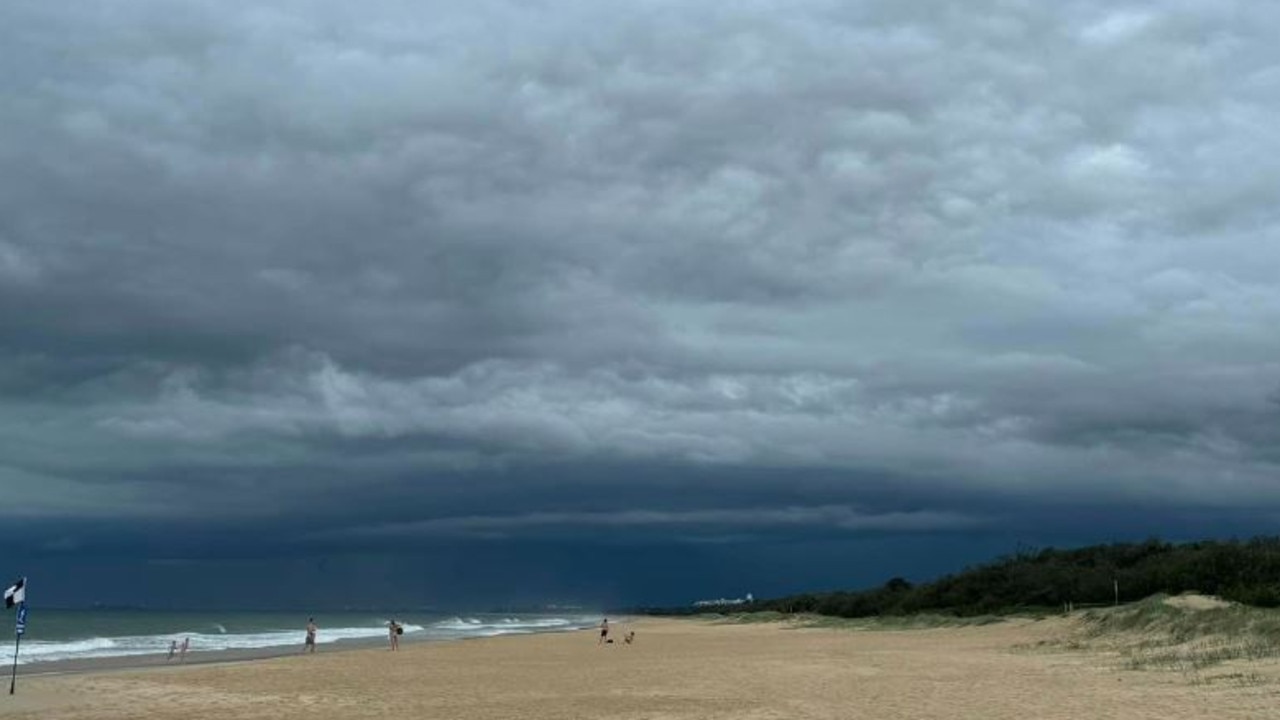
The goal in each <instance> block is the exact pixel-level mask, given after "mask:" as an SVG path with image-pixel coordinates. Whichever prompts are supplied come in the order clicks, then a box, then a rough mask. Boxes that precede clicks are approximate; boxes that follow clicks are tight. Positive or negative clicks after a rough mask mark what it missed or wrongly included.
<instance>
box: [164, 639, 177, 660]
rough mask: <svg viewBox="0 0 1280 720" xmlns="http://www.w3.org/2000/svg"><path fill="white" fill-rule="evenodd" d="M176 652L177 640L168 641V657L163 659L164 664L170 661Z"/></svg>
mask: <svg viewBox="0 0 1280 720" xmlns="http://www.w3.org/2000/svg"><path fill="white" fill-rule="evenodd" d="M176 652H178V641H177V640H170V641H169V657H167V658H165V662H168V661H169V660H172V659H173V654H174V653H176Z"/></svg>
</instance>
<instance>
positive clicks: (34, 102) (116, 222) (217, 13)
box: [0, 0, 1280, 605]
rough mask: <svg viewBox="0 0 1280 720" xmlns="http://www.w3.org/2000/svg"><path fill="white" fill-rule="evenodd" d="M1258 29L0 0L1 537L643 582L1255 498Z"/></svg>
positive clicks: (1274, 495)
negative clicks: (0, 0)
mask: <svg viewBox="0 0 1280 720" xmlns="http://www.w3.org/2000/svg"><path fill="white" fill-rule="evenodd" d="M1276 27H1280V6H1276V5H1274V4H1272V3H1260V2H1244V1H1239V2H1233V1H1230V0H1177V1H1170V2H1152V3H1141V2H1135V3H1121V2H1114V1H1113V0H1098V1H1097V2H1090V1H1065V2H1044V1H1043V0H983V1H978V2H963V3H961V2H943V1H942V0H937V1H926V2H898V1H897V0H879V1H874V0H864V1H852V2H851V1H849V0H839V1H836V0H832V1H830V2H825V1H816V0H815V1H809V0H805V1H797V0H786V1H785V2H784V1H782V0H777V1H769V0H752V1H741V2H731V3H730V2H690V1H689V0H669V1H666V0H663V1H659V0H640V1H629V2H612V1H607V2H606V1H600V0H581V1H577V2H574V1H563V0H541V1H539V2H496V1H480V2H468V3H460V2H450V3H443V2H424V1H421V0H403V1H395V0H368V1H366V2H360V3H351V2H337V1H326V2H310V1H308V2H303V1H302V0H298V1H297V2H280V1H276V2H270V3H260V2H231V1H228V0H217V1H215V0H208V1H207V2H194V1H192V2H187V1H183V2H174V1H172V0H151V1H147V0H133V1H131V2H109V1H107V0H101V1H99V2H77V3H50V2H45V1H44V0H7V1H6V2H4V3H3V5H0V543H2V544H0V559H3V563H2V564H3V565H4V567H0V573H10V572H24V573H26V574H27V575H30V576H32V582H33V585H36V586H39V585H43V586H45V587H46V588H48V590H47V591H46V593H47V594H46V597H50V596H51V597H52V598H53V599H54V600H56V601H58V602H64V603H75V602H85V601H91V600H103V601H111V602H124V601H129V600H133V601H138V602H152V603H166V602H167V603H178V604H182V603H186V604H190V603H199V602H206V603H236V602H239V603H246V602H247V603H249V604H253V603H259V604H282V603H296V602H300V600H299V598H303V599H305V598H307V597H315V596H317V595H323V596H325V597H329V598H332V599H334V602H335V603H337V604H341V603H347V602H351V603H355V602H379V601H385V602H399V603H419V602H421V603H434V604H442V605H443V604H450V603H453V604H457V603H464V602H494V603H496V602H517V601H520V602H524V601H542V600H575V601H584V602H601V603H626V602H684V601H685V600H692V599H696V597H698V596H700V595H705V594H711V595H722V594H737V593H742V592H746V591H749V590H750V591H754V592H755V593H756V594H757V595H762V594H767V593H777V592H784V591H789V590H802V589H817V588H820V587H821V588H825V587H856V586H861V585H866V584H868V583H879V582H882V581H883V580H884V579H885V578H887V577H889V576H891V575H905V576H908V577H913V578H917V579H924V578H927V577H930V576H932V575H936V574H938V573H941V572H945V571H949V570H954V569H958V568H959V567H960V566H962V565H964V564H966V563H969V562H974V561H979V560H982V559H985V558H988V557H990V556H992V555H995V554H999V553H1003V552H1011V551H1013V550H1014V549H1016V543H1026V544H1032V545H1043V544H1050V543H1085V542H1094V541H1108V540H1112V539H1120V538H1132V537H1143V536H1145V535H1148V534H1160V535H1162V536H1165V537H1169V538H1173V539H1187V538H1192V537H1200V536H1203V535H1225V534H1230V533H1238V534H1252V533H1269V532H1276V531H1277V530H1280V283H1278V282H1277V280H1276V278H1277V273H1280V197H1278V195H1280V124H1277V122H1276V118H1277V117H1280V46H1277V45H1276V43H1275V41H1274V30H1275V28H1276ZM113 578H114V579H116V580H117V581H118V582H112V579H113ZM237 580H238V581H240V582H241V583H249V584H252V585H253V586H254V587H255V590H254V592H253V594H252V595H253V600H252V601H246V600H245V598H244V596H243V594H242V592H240V591H232V590H229V589H228V585H229V583H230V584H231V585H233V586H234V585H236V584H237V583H236V581H237ZM241 587H243V585H241ZM34 592H35V590H33V593H34ZM139 594H141V595H144V596H145V597H142V598H139V597H137V596H138V595H139Z"/></svg>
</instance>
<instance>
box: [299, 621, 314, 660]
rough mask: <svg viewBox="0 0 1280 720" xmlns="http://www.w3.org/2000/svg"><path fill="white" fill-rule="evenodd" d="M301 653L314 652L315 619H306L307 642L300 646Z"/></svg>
mask: <svg viewBox="0 0 1280 720" xmlns="http://www.w3.org/2000/svg"><path fill="white" fill-rule="evenodd" d="M302 649H303V652H309V653H313V652H315V651H316V619H315V618H307V642H306V644H305V645H303V646H302Z"/></svg>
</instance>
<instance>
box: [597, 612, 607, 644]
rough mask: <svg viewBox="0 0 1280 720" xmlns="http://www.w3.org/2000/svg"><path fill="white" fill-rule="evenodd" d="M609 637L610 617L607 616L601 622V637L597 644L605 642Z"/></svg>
mask: <svg viewBox="0 0 1280 720" xmlns="http://www.w3.org/2000/svg"><path fill="white" fill-rule="evenodd" d="M608 639H609V618H605V619H604V620H602V621H601V622H600V639H599V640H597V641H596V644H597V645H600V644H602V643H604V641H605V640H608Z"/></svg>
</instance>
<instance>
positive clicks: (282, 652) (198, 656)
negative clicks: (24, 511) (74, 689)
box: [10, 628, 591, 680]
mask: <svg viewBox="0 0 1280 720" xmlns="http://www.w3.org/2000/svg"><path fill="white" fill-rule="evenodd" d="M590 629H591V628H566V629H563V630H556V629H548V630H541V631H538V632H512V633H503V634H498V635H478V636H475V637H459V638H433V637H421V636H420V635H422V633H411V634H408V635H402V636H400V646H401V648H402V649H404V648H408V647H410V646H416V645H428V644H443V645H451V644H454V643H461V642H468V641H474V640H492V639H497V638H504V637H528V636H531V635H556V634H571V633H575V632H583V631H584V630H590ZM298 634H299V637H301V636H302V634H303V633H302V632H301V631H299V633H298ZM379 648H382V649H384V650H387V651H388V652H390V642H389V640H388V638H386V637H381V638H342V639H339V640H334V641H332V642H327V643H320V644H319V645H317V646H316V651H315V653H314V654H315V655H332V654H335V653H350V652H357V651H361V650H377V649H379ZM308 654H310V653H306V652H305V647H304V645H303V642H302V640H301V639H299V641H298V643H297V644H296V645H277V646H272V647H262V648H241V649H233V650H188V651H187V657H186V660H184V661H179V660H178V659H177V656H175V657H174V659H172V660H169V659H168V654H167V653H152V654H146V655H116V656H110V657H95V658H79V659H77V658H71V659H66V660H46V661H39V662H33V663H25V664H19V665H18V679H19V680H21V679H22V678H32V679H34V678H40V677H58V676H61V675H87V674H98V673H117V672H133V671H135V670H161V669H166V668H167V669H175V670H176V669H179V668H183V667H200V666H210V665H233V664H242V663H251V662H255V661H260V660H275V659H279V658H288V657H293V656H295V655H297V656H303V655H308ZM10 657H11V658H12V656H10Z"/></svg>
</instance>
